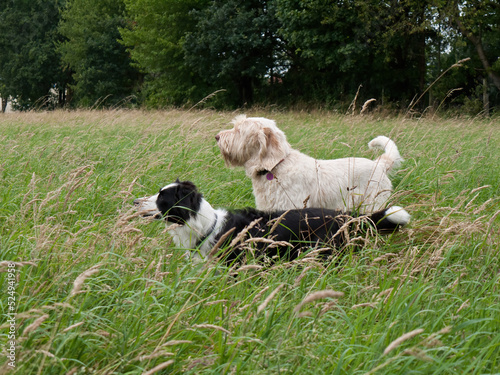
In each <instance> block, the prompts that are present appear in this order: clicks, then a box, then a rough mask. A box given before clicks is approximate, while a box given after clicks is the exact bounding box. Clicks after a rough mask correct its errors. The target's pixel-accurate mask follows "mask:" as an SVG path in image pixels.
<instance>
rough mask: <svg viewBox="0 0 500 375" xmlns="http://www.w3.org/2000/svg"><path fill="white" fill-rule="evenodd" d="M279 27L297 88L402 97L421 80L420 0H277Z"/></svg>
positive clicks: (423, 12)
mask: <svg viewBox="0 0 500 375" xmlns="http://www.w3.org/2000/svg"><path fill="white" fill-rule="evenodd" d="M277 4H278V5H277V8H278V12H277V14H278V18H279V20H280V23H281V28H280V32H281V34H282V36H283V39H285V40H286V41H287V42H288V46H289V48H290V53H291V56H293V57H292V59H293V63H292V68H291V71H290V75H289V77H288V78H289V79H292V80H293V82H294V86H295V87H296V88H297V91H296V92H297V94H298V95H300V96H303V95H306V96H307V95H312V99H313V100H314V101H316V100H321V97H333V98H335V99H336V100H338V99H339V98H344V100H347V99H348V98H352V97H353V96H354V94H355V93H356V91H357V88H358V87H359V85H362V86H363V89H362V90H361V94H362V96H365V97H378V98H380V97H387V98H388V99H389V100H392V101H400V100H403V101H406V102H408V100H409V99H411V98H412V97H413V96H414V95H415V94H417V93H418V91H419V90H423V87H424V85H425V73H426V61H425V48H426V44H425V43H426V38H428V37H430V36H432V32H431V30H430V27H429V23H428V22H427V18H428V17H429V15H428V12H427V3H426V2H425V1H424V2H422V1H415V0H406V1H389V2H380V1H375V0H371V1H361V0H346V1H342V2H338V1H322V0H308V1H300V0H277Z"/></svg>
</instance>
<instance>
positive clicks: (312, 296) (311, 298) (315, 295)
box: [293, 290, 344, 312]
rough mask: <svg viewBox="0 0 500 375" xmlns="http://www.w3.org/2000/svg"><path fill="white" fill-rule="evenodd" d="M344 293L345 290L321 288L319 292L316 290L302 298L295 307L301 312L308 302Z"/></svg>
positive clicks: (337, 296) (295, 310)
mask: <svg viewBox="0 0 500 375" xmlns="http://www.w3.org/2000/svg"><path fill="white" fill-rule="evenodd" d="M343 296H344V293H343V292H336V291H335V290H320V291H318V292H314V293H312V294H309V295H308V296H307V297H306V298H304V299H303V300H302V302H300V303H299V304H298V305H297V306H295V308H294V309H293V311H294V312H299V311H300V309H301V308H302V306H304V305H305V304H306V303H309V302H313V301H317V300H319V299H325V298H340V297H343Z"/></svg>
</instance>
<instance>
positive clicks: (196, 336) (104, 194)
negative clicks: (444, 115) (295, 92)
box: [0, 110, 500, 375]
mask: <svg viewBox="0 0 500 375" xmlns="http://www.w3.org/2000/svg"><path fill="white" fill-rule="evenodd" d="M248 114H249V115H259V116H264V117H269V118H273V119H275V120H276V121H277V122H278V125H279V126H280V128H281V129H282V130H284V131H285V133H286V134H287V136H288V139H289V141H290V143H291V144H292V145H293V146H294V147H295V148H297V149H299V150H301V151H303V152H305V153H307V154H309V155H311V156H314V157H317V158H321V159H327V158H338V157H345V156H362V157H369V158H374V157H376V156H377V155H378V154H377V153H376V152H374V151H370V150H368V148H367V143H368V142H369V141H370V140H371V139H372V138H374V137H375V136H377V135H387V136H390V137H391V138H393V139H394V140H395V141H396V143H397V145H398V147H399V149H400V152H401V154H402V156H403V157H404V158H405V159H406V161H405V163H404V164H403V167H402V168H401V169H400V170H399V171H398V172H397V173H396V174H395V175H394V176H393V182H394V186H395V193H394V197H393V200H394V203H396V204H398V205H402V206H404V207H405V208H406V209H407V210H408V211H409V212H410V213H411V215H412V222H411V223H410V224H409V225H408V227H407V228H406V229H404V230H403V231H401V232H399V233H395V234H393V235H389V236H378V237H376V238H374V237H371V238H368V240H366V241H365V242H364V244H363V246H362V249H361V250H360V251H358V252H354V251H351V252H348V254H347V255H346V256H345V257H343V258H342V259H341V260H340V261H339V262H336V263H335V264H325V263H322V262H321V261H318V260H316V259H312V258H307V257H304V258H301V259H299V260H298V261H295V262H292V263H284V262H282V263H278V264H276V265H274V266H272V267H267V268H263V267H261V266H259V265H255V264H253V265H250V267H248V266H243V267H241V268H239V269H227V268H224V267H222V266H221V265H217V264H210V265H209V266H208V267H207V266H203V265H193V264H190V263H189V262H188V261H186V260H185V259H184V257H183V256H182V254H183V251H181V250H179V249H175V248H174V246H173V244H172V242H171V239H170V238H169V237H168V235H167V234H166V232H165V225H164V224H163V223H162V222H160V221H157V222H150V221H147V220H145V219H142V218H139V217H137V216H136V215H134V210H133V207H132V201H133V199H134V198H137V197H141V196H145V195H150V194H154V193H156V192H157V191H158V189H159V188H160V187H161V186H164V185H166V184H167V183H170V182H172V181H173V180H175V179H176V178H177V177H179V178H181V179H190V180H192V181H193V182H195V183H196V184H197V185H198V186H199V188H200V190H201V191H202V192H203V193H204V195H205V197H206V198H207V200H208V201H209V202H211V203H212V205H214V206H224V207H229V208H231V207H234V208H237V207H243V206H248V205H253V204H254V202H253V196H252V188H251V182H250V180H249V179H248V178H246V177H245V173H244V171H243V170H242V169H229V168H227V167H225V165H224V163H223V161H222V158H221V156H220V155H219V150H218V148H217V146H216V144H215V141H214V138H213V137H214V135H215V134H216V133H217V132H218V131H219V130H222V129H227V128H229V125H228V122H229V120H230V119H231V118H232V117H233V116H234V114H233V113H220V112H210V111H201V112H199V111H198V112H195V111H193V112H185V111H184V112H183V111H163V112H139V111H105V112H101V111H92V112H90V111H88V112H84V111H76V112H62V111H61V112H58V111H56V112H51V113H18V114H16V113H14V114H4V115H0V139H1V142H0V173H1V179H0V200H1V205H0V233H1V239H0V246H1V248H0V251H1V261H2V263H1V264H0V270H1V271H2V272H1V273H0V293H1V297H0V304H1V308H2V312H3V313H2V316H1V318H0V337H1V342H2V356H1V358H0V373H3V372H6V371H8V370H9V369H10V368H11V366H9V363H12V360H9V358H8V354H9V352H8V351H9V348H10V344H9V343H10V342H11V341H15V346H14V347H15V355H16V360H15V365H16V370H17V373H19V374H44V375H45V374H142V373H144V374H153V373H158V374H160V373H161V374H170V373H173V374H180V373H183V374H252V375H253V374H278V373H287V374H292V373H293V374H494V373H500V273H499V272H500V261H499V258H500V255H499V247H500V230H499V222H500V215H499V212H500V211H499V210H500V201H499V196H500V187H499V186H500V166H499V162H500V120H499V119H498V118H496V119H488V120H480V119H475V120H468V119H439V118H435V119H433V120H430V119H421V120H411V119H405V118H392V119H387V118H380V119H379V118H376V117H371V116H368V117H361V116H356V117H351V116H340V115H337V114H333V113H326V112H314V113H301V112H279V111H275V112H272V111H269V110H263V111H260V112H256V111H252V112H251V113H248ZM348 250H349V249H348ZM11 262H16V263H15V268H12V267H9V265H11ZM9 270H10V272H9ZM13 276H14V279H15V281H16V282H13V278H12V277H13ZM13 291H14V292H13ZM322 291H323V293H321V292H322ZM326 291H336V292H341V293H343V295H342V296H340V297H339V296H337V297H335V296H334V294H333V293H328V292H326ZM329 296H330V297H329ZM331 296H333V297H331ZM9 297H11V298H9ZM12 297H14V298H12ZM306 298H307V299H306ZM10 308H12V309H10ZM9 312H15V315H7V314H8V313H9ZM12 316H15V319H14V320H15V322H14V323H13V320H12ZM9 319H10V320H9ZM12 325H14V328H15V329H14V330H13V331H12V330H11V327H12ZM10 335H13V336H15V337H14V338H12V337H11V338H9V336H10Z"/></svg>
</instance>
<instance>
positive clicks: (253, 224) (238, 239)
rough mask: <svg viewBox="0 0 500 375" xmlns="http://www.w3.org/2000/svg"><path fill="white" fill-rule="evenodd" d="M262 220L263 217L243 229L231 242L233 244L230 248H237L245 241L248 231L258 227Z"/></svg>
mask: <svg viewBox="0 0 500 375" xmlns="http://www.w3.org/2000/svg"><path fill="white" fill-rule="evenodd" d="M261 220H262V218H261V217H259V218H258V219H255V220H254V221H252V222H251V223H250V224H248V225H247V226H246V227H245V229H243V230H242V231H241V232H240V233H238V235H237V236H236V237H235V238H234V239H233V240H232V241H231V243H230V244H229V247H234V246H236V245H237V244H238V243H239V242H241V241H242V240H243V238H244V237H245V236H246V234H247V233H248V231H249V230H250V229H252V228H253V227H254V226H256V225H257V224H258V223H259V222H260V221H261Z"/></svg>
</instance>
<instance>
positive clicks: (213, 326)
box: [192, 324, 231, 335]
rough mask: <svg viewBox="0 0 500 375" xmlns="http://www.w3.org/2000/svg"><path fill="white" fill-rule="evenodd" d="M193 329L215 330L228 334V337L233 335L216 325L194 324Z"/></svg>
mask: <svg viewBox="0 0 500 375" xmlns="http://www.w3.org/2000/svg"><path fill="white" fill-rule="evenodd" d="M192 327H193V328H209V329H215V330H217V331H222V332H224V333H227V334H228V335H230V334H231V332H230V331H228V330H227V329H225V328H223V327H221V326H216V325H215V324H194V325H192Z"/></svg>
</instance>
